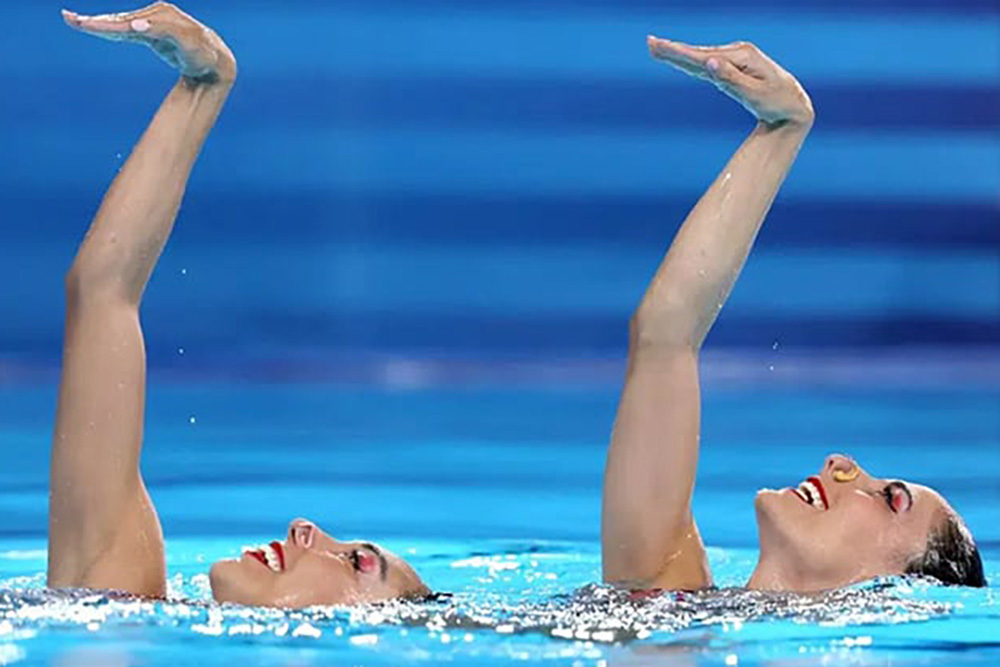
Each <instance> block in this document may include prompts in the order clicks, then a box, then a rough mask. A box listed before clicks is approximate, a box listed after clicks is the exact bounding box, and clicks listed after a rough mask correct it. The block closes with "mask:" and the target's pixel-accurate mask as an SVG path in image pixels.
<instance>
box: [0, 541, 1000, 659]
mask: <svg viewBox="0 0 1000 667" xmlns="http://www.w3.org/2000/svg"><path fill="white" fill-rule="evenodd" d="M576 560H578V559H577V558H576V557H573V556H571V555H560V554H551V553H550V554H544V553H541V554H540V553H531V552H529V553H521V554H511V553H507V554H498V555H495V556H488V555H474V556H469V557H463V558H458V559H452V560H451V561H450V562H449V563H447V565H448V567H449V568H451V569H455V570H459V571H463V574H464V571H465V570H468V569H470V568H471V569H478V570H480V571H481V572H480V573H481V574H482V575H483V576H481V577H478V578H477V579H478V583H477V584H476V586H475V587H473V588H475V590H473V589H467V590H460V591H458V592H456V593H455V594H453V595H451V596H446V597H444V598H443V599H440V600H436V601H432V602H422V603H415V602H402V601H396V602H391V603H383V604H377V605H367V606H361V607H353V608H343V607H339V608H338V607H323V608H313V609H308V610H301V611H284V610H275V609H260V608H247V607H239V606H232V605H222V606H220V605H216V604H214V603H212V602H210V601H209V597H210V596H209V589H208V581H207V577H206V576H205V575H203V574H194V575H190V576H182V575H176V576H174V577H173V579H172V580H171V586H170V589H171V599H169V600H167V601H148V600H141V599H136V598H132V597H129V596H123V595H117V594H114V593H107V592H93V591H58V592H56V591H50V590H47V589H45V588H43V584H44V579H43V577H42V575H35V576H29V577H20V578H17V579H8V580H6V581H0V589H3V590H0V664H14V663H16V662H18V661H21V660H24V659H25V658H26V657H30V656H31V655H33V654H37V653H38V652H39V651H41V652H42V653H43V654H44V653H45V652H46V651H48V650H51V649H52V647H53V646H55V645H58V644H65V646H64V647H63V648H64V650H62V651H60V652H58V653H57V654H55V655H54V656H53V659H52V662H54V663H56V664H66V665H69V664H115V665H129V664H137V663H140V662H143V663H145V662H149V656H144V655H143V654H142V652H143V650H144V649H143V645H144V644H145V646H146V649H145V650H148V646H149V642H150V640H155V642H156V643H157V644H158V645H159V646H160V648H159V649H158V651H159V654H158V655H160V656H162V657H164V658H166V657H167V653H169V650H167V649H165V648H164V647H171V646H172V647H173V648H172V649H170V650H172V651H174V652H175V653H174V654H173V655H174V656H175V657H178V656H180V655H182V654H183V652H184V651H190V650H191V643H192V642H194V643H198V644H199V645H204V647H205V650H206V651H208V652H209V654H214V655H215V656H216V659H218V660H219V661H220V662H222V663H224V662H226V661H229V660H236V659H237V658H238V655H237V654H238V653H240V652H242V651H244V650H246V649H248V648H249V647H257V648H259V649H260V650H261V651H263V653H260V654H257V656H256V658H254V660H257V659H258V658H260V657H261V656H263V655H266V654H267V652H268V651H276V652H279V653H275V660H276V661H277V662H281V660H279V659H278V655H279V654H280V652H281V651H287V650H288V649H295V650H296V651H301V650H304V651H306V652H307V653H308V654H309V655H310V656H311V657H308V658H304V659H301V660H298V659H297V660H298V663H301V664H314V663H315V662H317V661H319V662H322V660H321V659H320V658H321V657H322V658H323V659H327V658H330V657H331V655H330V654H334V655H336V656H339V657H341V658H343V659H349V660H363V661H364V664H399V663H400V662H416V663H426V662H430V663H434V662H435V661H437V660H444V659H447V660H451V661H453V660H459V661H462V660H465V661H475V662H477V663H479V664H487V663H488V664H493V663H494V662H495V663H496V664H504V663H505V662H508V663H509V662H510V661H513V660H518V661H533V662H546V663H555V664H567V665H572V664H577V665H594V666H597V665H605V666H606V665H620V666H629V667H631V666H634V665H654V664H655V665H696V664H724V665H736V664H744V665H745V664H754V662H753V661H757V662H759V664H771V665H786V664H810V663H811V660H810V656H811V657H812V658H818V657H820V656H826V659H831V658H832V657H833V656H840V658H837V660H836V662H837V664H882V663H880V662H876V661H875V657H878V659H879V660H884V659H885V655H884V654H879V653H873V652H872V650H873V649H880V648H881V649H886V648H891V649H900V650H906V651H911V652H912V651H913V650H918V651H922V652H928V651H930V652H934V651H944V652H946V653H956V652H957V653H961V654H962V655H964V656H965V657H966V658H969V657H970V656H973V657H975V656H981V657H982V658H983V659H984V660H985V657H986V656H987V655H988V654H992V655H993V656H994V657H996V652H997V650H998V648H1000V644H997V643H996V637H997V633H996V632H995V630H996V628H997V627H998V626H1000V613H998V611H997V608H996V602H995V600H994V593H995V591H993V590H992V589H987V590H983V591H970V590H964V589H946V588H942V587H937V586H933V585H930V584H928V583H926V582H921V581H913V580H906V579H895V578H893V579H884V580H879V581H875V582H869V583H866V584H863V585H859V586H855V587H852V588H849V589H844V590H839V591H833V592H828V593H823V594H815V595H797V594H785V593H782V594H775V593H762V592H757V591H747V590H742V589H722V590H709V591H702V592H696V593H659V594H644V595H632V594H629V593H626V592H623V591H619V590H615V589H612V588H609V587H605V586H598V585H587V586H584V587H582V588H579V589H577V590H575V591H572V592H564V593H553V592H551V591H552V590H553V588H550V587H544V588H545V589H546V592H544V593H539V592H538V591H537V590H531V589H530V588H527V587H524V588H522V587H521V586H520V583H521V582H523V581H527V580H535V581H548V579H546V576H547V575H549V574H555V575H559V574H560V571H561V570H567V569H571V568H572V563H573V561H576ZM512 572H517V573H518V575H519V577H521V579H520V581H519V583H518V585H517V588H519V589H520V590H518V591H515V590H511V588H510V587H509V586H504V585H503V584H501V583H500V579H503V578H504V577H505V576H506V575H508V574H510V573H512ZM491 580H492V581H493V584H492V585H491V584H490V583H489V582H490V581H491ZM508 583H509V582H508ZM935 623H938V624H940V623H943V625H944V629H942V628H941V627H937V628H934V627H933V626H934V624H935ZM901 628H902V629H903V631H902V632H900V629H901ZM88 637H94V638H104V639H105V640H108V639H109V638H110V639H113V641H111V642H108V641H103V642H101V645H100V646H99V647H95V646H94V645H93V643H88V642H87V638H88ZM991 638H992V639H991ZM81 642H82V643H81ZM973 649H974V650H973ZM970 650H973V651H972V652H970ZM132 651H137V653H135V655H133V653H132ZM136 656H142V657H141V658H140V657H136ZM873 656H874V657H873ZM284 657H285V658H287V657H288V656H287V655H285V656H284ZM300 658H301V656H300ZM848 658H850V659H848ZM206 659H207V657H206ZM240 659H242V658H240ZM803 661H804V662H803ZM265 662H266V661H265ZM967 662H968V661H967V660H966V661H964V662H963V664H966V663H967ZM298 663H297V664H298ZM982 664H986V663H982Z"/></svg>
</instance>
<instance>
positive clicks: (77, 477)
mask: <svg viewBox="0 0 1000 667" xmlns="http://www.w3.org/2000/svg"><path fill="white" fill-rule="evenodd" d="M64 18H65V20H66V22H67V23H68V24H69V25H70V26H72V27H74V28H76V29H78V30H81V31H83V32H86V33H89V34H93V35H97V36H99V37H104V38H107V39H112V40H118V41H132V42H138V43H142V44H146V45H147V46H150V47H151V48H152V49H153V50H154V51H156V52H157V53H158V54H159V55H160V56H161V58H163V59H164V60H166V61H167V62H168V63H170V64H171V65H172V66H174V67H175V68H177V69H178V70H179V71H180V72H181V74H182V77H181V79H180V81H178V82H177V84H176V85H175V86H174V88H173V89H172V90H171V91H170V93H169V94H168V95H167V97H166V99H165V100H164V101H163V104H162V106H161V107H160V109H159V111H158V112H157V113H156V116H155V117H154V118H153V121H152V122H151V124H150V125H149V127H148V128H147V130H146V132H145V134H144V135H143V137H142V139H141V140H140V142H139V143H138V145H136V147H135V149H134V150H133V152H132V155H131V156H130V157H129V159H128V161H127V162H126V163H125V166H124V167H123V168H122V170H121V172H120V173H119V174H118V176H117V178H116V179H115V181H114V183H113V184H112V186H111V188H110V189H109V190H108V193H107V195H106V196H105V198H104V201H103V203H102V204H101V207H100V210H99V211H98V213H97V216H96V217H95V218H94V221H93V223H92V224H91V227H90V231H89V232H88V233H87V236H86V238H85V240H84V242H83V244H82V245H81V247H80V250H79V252H78V254H77V256H76V259H75V261H74V262H73V266H72V269H71V270H70V272H69V275H68V276H67V280H66V296H67V300H66V301H67V303H66V335H65V343H64V350H63V369H62V378H61V382H60V386H59V408H58V412H57V415H56V426H55V435H54V439H53V447H52V467H51V476H50V509H49V567H48V583H49V585H50V586H53V587H67V586H73V587H86V588H106V589H107V588H113V589H119V590H126V591H129V592H132V593H135V594H139V595H149V596H161V595H163V594H164V592H165V569H164V559H163V536H162V533H161V531H160V525H159V521H158V519H157V516H156V511H155V509H154V507H153V504H152V502H151V501H150V498H149V495H148V494H147V493H146V489H145V486H144V484H143V481H142V476H141V473H140V470H139V455H140V451H141V448H142V432H143V411H144V403H145V375H146V369H145V350H144V346H143V337H142V330H141V328H140V325H139V304H140V302H141V300H142V294H143V291H144V290H145V287H146V283H147V281H148V280H149V277H150V274H151V273H152V272H153V268H154V267H155V266H156V262H157V260H158V258H159V256H160V253H161V252H162V250H163V246H164V244H165V243H166V241H167V239H168V238H169V236H170V231H171V229H172V227H173V224H174V219H175V218H176V215H177V211H178V208H179V207H180V203H181V199H182V197H183V195H184V190H185V187H186V185H187V181H188V177H189V175H190V173H191V168H192V166H193V165H194V162H195V160H196V158H197V156H198V153H199V151H200V150H201V147H202V145H203V143H204V141H205V138H206V137H207V136H208V133H209V131H210V130H211V128H212V126H213V125H214V123H215V120H216V118H217V117H218V115H219V112H220V111H221V110H222V106H223V104H224V103H225V100H226V98H227V96H228V94H229V91H230V89H231V88H232V85H233V82H234V80H235V77H236V61H235V59H234V58H233V55H232V53H231V52H230V51H229V49H228V48H227V47H226V45H225V43H224V42H223V41H222V40H221V39H220V38H219V37H218V36H217V35H216V34H215V33H214V32H212V31H211V30H210V29H208V28H206V27H205V26H203V25H201V24H200V23H198V22H197V21H195V20H194V19H193V18H191V17H190V16H188V15H186V14H184V13H183V12H181V11H180V10H179V9H177V8H176V7H173V6H172V5H169V4H166V3H156V4H154V5H151V6H150V7H147V8H145V9H141V10H138V11H135V12H130V13H127V14H115V15H106V16H99V17H84V16H79V15H76V14H73V13H70V12H65V13H64Z"/></svg>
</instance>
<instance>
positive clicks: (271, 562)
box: [243, 542, 285, 572]
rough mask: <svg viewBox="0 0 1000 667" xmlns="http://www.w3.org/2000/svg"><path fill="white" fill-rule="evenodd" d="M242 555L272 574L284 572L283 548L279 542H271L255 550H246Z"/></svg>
mask: <svg viewBox="0 0 1000 667" xmlns="http://www.w3.org/2000/svg"><path fill="white" fill-rule="evenodd" d="M243 553H244V554H246V555H247V556H250V557H251V558H253V559H254V560H257V561H259V562H260V563H261V564H262V565H264V566H265V567H267V568H268V569H269V570H271V571H272V572H284V571H285V548H284V547H283V546H281V542H271V543H270V544H264V545H262V546H259V547H257V548H247V549H244V550H243Z"/></svg>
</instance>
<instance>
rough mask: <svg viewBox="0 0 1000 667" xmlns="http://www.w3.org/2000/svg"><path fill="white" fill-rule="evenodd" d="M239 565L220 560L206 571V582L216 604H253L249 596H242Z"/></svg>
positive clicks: (234, 562)
mask: <svg viewBox="0 0 1000 667" xmlns="http://www.w3.org/2000/svg"><path fill="white" fill-rule="evenodd" d="M239 574H240V563H239V561H235V560H220V561H218V562H217V563H213V564H212V567H211V568H210V569H209V571H208V581H209V584H210V585H211V587H212V598H214V599H215V601H216V602H235V603H237V604H255V601H253V600H250V599H249V596H247V595H245V594H243V593H244V591H243V587H242V586H240V585H239V584H238V582H239V580H240V576H239Z"/></svg>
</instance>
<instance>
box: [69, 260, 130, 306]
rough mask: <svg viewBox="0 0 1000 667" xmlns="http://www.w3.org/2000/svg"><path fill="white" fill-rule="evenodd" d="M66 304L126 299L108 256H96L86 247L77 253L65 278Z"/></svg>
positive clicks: (73, 304)
mask: <svg viewBox="0 0 1000 667" xmlns="http://www.w3.org/2000/svg"><path fill="white" fill-rule="evenodd" d="M64 286H65V290H66V305H67V307H69V308H73V307H77V306H80V305H84V304H87V303H90V302H111V301H125V300H126V295H125V291H124V289H123V284H122V281H121V279H120V277H119V276H118V275H117V273H116V272H115V271H114V270H113V268H112V265H111V262H110V261H108V258H105V257H100V256H95V254H94V253H91V252H87V251H86V250H85V249H81V251H80V252H79V253H78V254H77V256H76V258H75V259H74V260H73V264H72V266H70V269H69V271H68V272H67V273H66V277H65V280H64Z"/></svg>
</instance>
